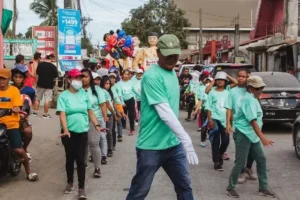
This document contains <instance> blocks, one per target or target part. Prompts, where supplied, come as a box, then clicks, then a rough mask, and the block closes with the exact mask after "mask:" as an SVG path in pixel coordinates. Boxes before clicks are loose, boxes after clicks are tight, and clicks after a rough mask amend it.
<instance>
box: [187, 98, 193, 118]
mask: <svg viewBox="0 0 300 200" xmlns="http://www.w3.org/2000/svg"><path fill="white" fill-rule="evenodd" d="M194 107H195V103H193V102H190V103H188V117H187V118H188V119H191V115H192V112H193V109H194Z"/></svg>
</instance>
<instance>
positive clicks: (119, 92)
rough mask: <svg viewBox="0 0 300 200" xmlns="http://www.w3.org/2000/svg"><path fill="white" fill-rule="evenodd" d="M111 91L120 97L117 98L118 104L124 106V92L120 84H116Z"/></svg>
mask: <svg viewBox="0 0 300 200" xmlns="http://www.w3.org/2000/svg"><path fill="white" fill-rule="evenodd" d="M111 91H112V92H113V94H114V96H115V94H116V97H118V99H116V98H115V101H116V103H117V104H124V102H123V99H122V91H121V88H120V85H119V84H118V83H115V84H114V85H113V86H112V87H111Z"/></svg>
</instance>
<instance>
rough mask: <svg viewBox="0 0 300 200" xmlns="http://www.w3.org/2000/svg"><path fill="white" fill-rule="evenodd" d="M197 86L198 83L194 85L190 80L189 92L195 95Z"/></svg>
mask: <svg viewBox="0 0 300 200" xmlns="http://www.w3.org/2000/svg"><path fill="white" fill-rule="evenodd" d="M198 85H199V82H197V83H196V82H194V81H193V80H190V84H189V90H190V92H192V93H195V94H196V92H197V87H198Z"/></svg>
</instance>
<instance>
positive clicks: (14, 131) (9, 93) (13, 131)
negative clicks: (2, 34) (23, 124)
mask: <svg viewBox="0 0 300 200" xmlns="http://www.w3.org/2000/svg"><path fill="white" fill-rule="evenodd" d="M10 79H11V71H10V70H9V69H0V108H2V109H11V110H12V112H13V113H12V114H11V115H9V116H4V117H0V123H3V124H5V125H6V128H7V132H6V134H7V136H8V139H9V141H10V145H11V148H12V149H14V151H15V152H16V154H17V155H18V156H19V157H20V158H21V159H24V161H23V165H24V168H25V172H26V175H27V179H28V180H29V181H37V180H38V175H37V174H36V173H32V172H31V171H30V166H29V158H28V156H27V154H26V151H25V150H24V149H23V148H22V138H21V133H20V129H19V128H20V114H19V112H20V111H21V109H20V107H21V106H22V101H21V95H20V91H19V90H18V88H16V87H15V86H11V85H9V81H10Z"/></svg>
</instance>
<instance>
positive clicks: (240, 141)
mask: <svg viewBox="0 0 300 200" xmlns="http://www.w3.org/2000/svg"><path fill="white" fill-rule="evenodd" d="M233 139H234V142H235V161H234V167H233V169H232V171H231V175H230V177H229V185H228V187H227V190H232V189H234V188H235V186H236V184H237V181H238V177H239V175H240V172H241V170H242V169H243V168H244V166H245V164H246V161H247V159H248V154H249V153H250V154H251V155H252V157H253V158H254V160H255V162H256V163H257V174H258V181H259V189H262V190H267V189H268V176H267V158H266V155H265V152H264V149H263V146H262V143H261V142H260V141H259V142H257V143H251V142H250V140H249V139H248V138H247V136H245V135H244V134H243V133H242V132H240V131H239V130H237V129H236V130H235V133H234V134H233Z"/></svg>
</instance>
